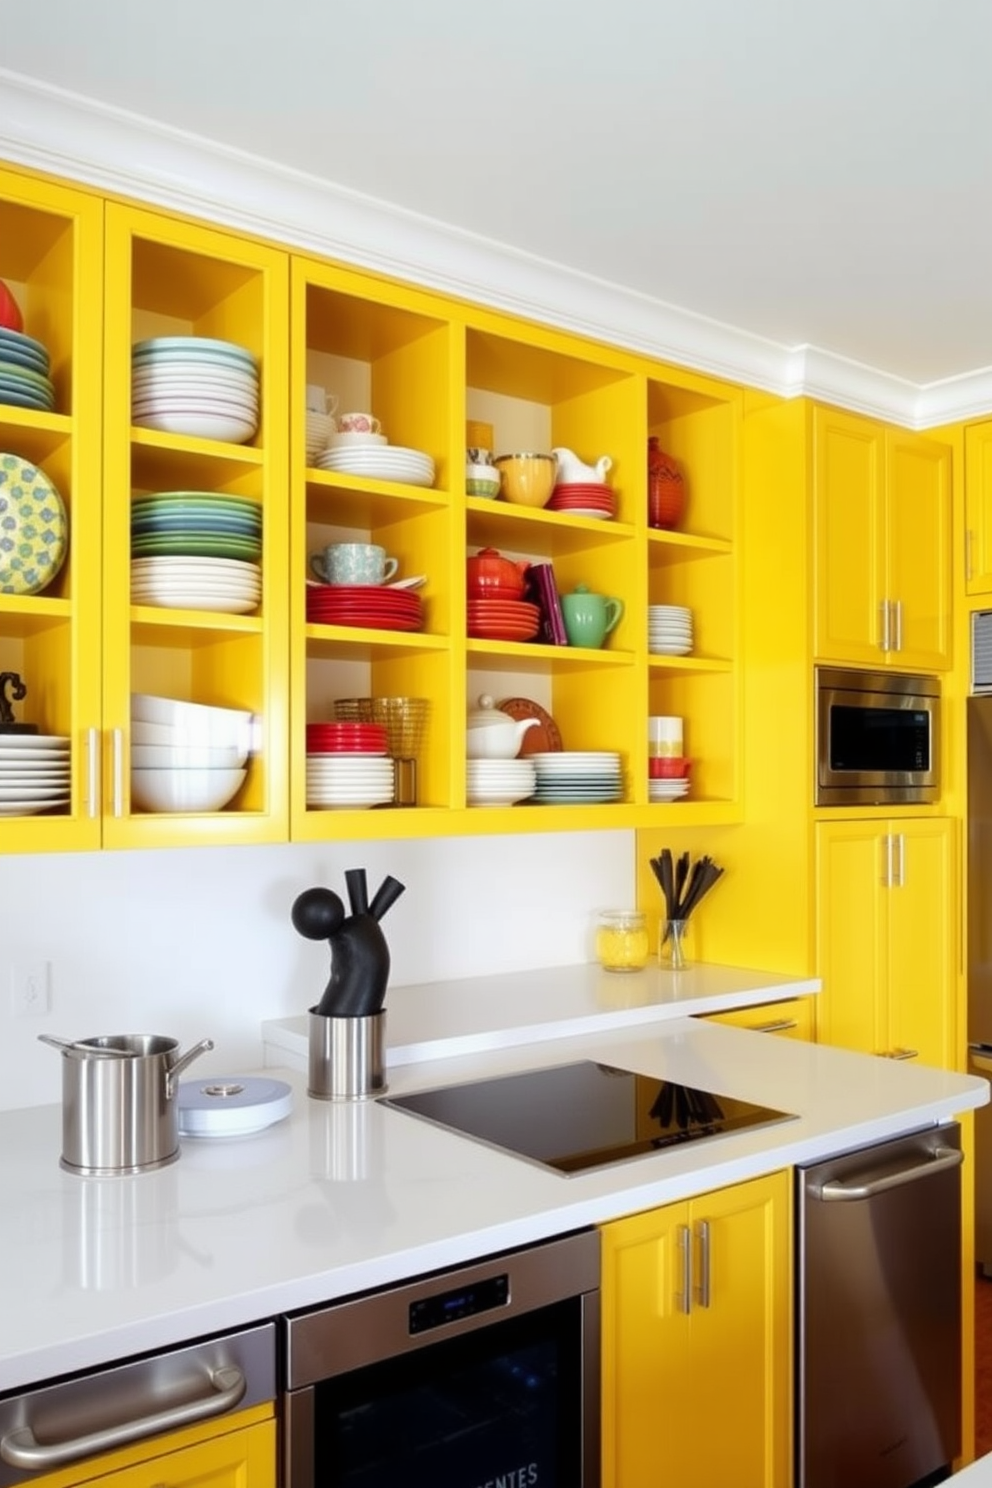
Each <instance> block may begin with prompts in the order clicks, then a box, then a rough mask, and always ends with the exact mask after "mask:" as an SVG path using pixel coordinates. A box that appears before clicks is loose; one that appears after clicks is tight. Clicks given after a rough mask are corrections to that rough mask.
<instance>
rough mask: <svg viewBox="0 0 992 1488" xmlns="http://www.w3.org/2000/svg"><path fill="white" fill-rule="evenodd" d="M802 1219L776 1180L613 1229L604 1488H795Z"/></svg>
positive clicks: (606, 1323)
mask: <svg viewBox="0 0 992 1488" xmlns="http://www.w3.org/2000/svg"><path fill="white" fill-rule="evenodd" d="M790 1213H791V1202H790V1181H789V1174H787V1173H774V1174H771V1175H769V1176H768V1177H766V1178H757V1179H754V1180H752V1181H750V1182H747V1183H740V1184H735V1185H733V1186H732V1187H730V1188H725V1189H719V1190H716V1191H715V1192H713V1193H709V1194H703V1195H702V1196H701V1197H699V1198H698V1199H693V1200H692V1201H691V1202H689V1203H684V1204H671V1205H666V1206H665V1207H664V1208H661V1209H655V1210H651V1211H648V1212H646V1213H644V1214H635V1215H633V1216H631V1217H630V1218H627V1219H621V1220H617V1221H615V1222H614V1223H612V1224H608V1225H606V1226H605V1227H604V1229H603V1281H602V1307H603V1485H604V1488H655V1485H657V1484H659V1483H673V1484H675V1483H677V1484H678V1485H679V1488H716V1485H717V1484H720V1485H722V1484H728V1485H729V1484H734V1485H735V1488H787V1485H788V1484H789V1483H790V1482H791V1398H792V1389H791V1316H792V1314H791V1281H790V1277H791V1270H790V1265H791V1220H790ZM714 1402H718V1403H719V1408H718V1411H717V1412H716V1415H718V1417H719V1420H718V1422H717V1420H716V1416H715V1415H714Z"/></svg>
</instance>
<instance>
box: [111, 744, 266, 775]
mask: <svg viewBox="0 0 992 1488" xmlns="http://www.w3.org/2000/svg"><path fill="white" fill-rule="evenodd" d="M244 762H245V755H244V754H242V752H241V750H240V749H239V748H238V747H237V745H236V744H225V745H223V746H221V747H220V748H217V749H212V748H211V747H210V746H209V745H200V744H134V743H132V745H131V764H132V766H134V767H135V768H136V769H139V770H239V769H240V768H241V766H242V765H243V764H244Z"/></svg>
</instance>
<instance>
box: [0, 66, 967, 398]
mask: <svg viewBox="0 0 992 1488" xmlns="http://www.w3.org/2000/svg"><path fill="white" fill-rule="evenodd" d="M0 157H2V158H3V159H5V160H7V161H8V162H9V163H11V164H13V165H19V166H24V167H28V168H31V169H34V170H40V171H45V172H47V173H49V174H51V175H56V176H60V177H62V178H63V179H68V180H72V181H76V182H78V183H81V184H85V185H87V186H90V187H95V188H99V189H103V190H105V191H110V192H113V193H115V194H118V195H121V196H125V197H130V198H132V199H135V200H138V201H143V202H148V203H152V204H156V205H158V206H161V207H167V208H170V209H172V210H174V211H179V212H183V213H185V214H187V215H189V216H193V217H199V218H204V219H207V220H209V221H212V222H217V223H222V224H223V225H225V226H227V227H231V228H236V229H241V230H242V231H245V232H250V233H253V234H255V235H256V236H258V237H262V238H267V239H270V240H271V241H273V242H277V243H281V244H284V245H286V246H288V247H295V248H298V249H302V250H305V251H307V252H310V253H313V254H316V255H318V256H320V257H325V258H332V259H337V260H339V261H341V262H345V263H349V264H353V265H355V266H356V267H359V268H364V269H370V270H374V271H376V272H378V273H382V274H386V275H389V276H390V277H392V278H396V279H401V280H405V281H408V282H413V283H416V284H420V285H423V286H425V287H428V288H430V289H435V290H438V291H441V292H443V293H445V294H452V295H456V296H458V297H460V298H462V299H466V300H469V301H471V302H474V303H476V304H483V305H487V306H491V307H493V308H495V309H498V310H503V311H507V312H509V313H511V314H514V315H519V316H521V317H524V318H526V319H529V320H535V321H539V322H541V323H543V324H548V325H553V326H555V327H558V328H560V329H563V330H567V331H572V332H575V333H576V334H579V335H582V336H587V337H590V338H591V339H593V340H596V341H601V342H605V343H607V344H610V345H616V346H622V347H625V348H627V349H629V350H632V351H636V352H639V353H642V354H644V355H646V356H648V357H650V358H652V359H654V360H657V361H661V362H668V363H671V364H673V365H675V366H681V367H688V368H692V369H693V370H696V371H699V372H705V373H708V374H709V375H711V376H715V377H720V378H723V379H725V380H726V381H728V382H734V383H739V384H742V385H744V386H746V387H753V388H759V389H762V390H763V391H766V392H771V393H776V394H778V395H779V396H781V397H786V398H794V397H800V396H807V397H811V398H817V399H820V400H822V401H823V402H826V403H831V404H835V405H837V406H839V407H844V408H849V409H851V410H853V411H856V412H860V413H864V414H867V415H870V416H872V417H876V418H882V419H886V420H888V421H890V422H893V423H898V424H904V425H906V426H908V427H911V428H927V427H933V426H935V425H936V424H938V423H952V422H956V421H958V420H960V419H964V418H977V417H981V416H983V415H985V414H987V413H988V412H989V411H990V410H992V369H983V370H982V371H980V372H977V373H974V374H966V375H964V376H962V377H959V378H950V379H947V380H945V381H943V382H941V383H935V384H931V385H929V386H926V387H918V386H916V385H914V384H912V383H909V382H906V381H905V380H903V379H902V378H898V377H894V376H892V375H891V374H889V373H886V372H883V371H880V370H878V369H876V368H872V367H866V366H863V365H861V364H860V363H857V362H853V361H850V360H848V359H847V358H844V357H841V356H836V355H834V354H832V353H830V352H826V351H822V350H820V349H819V348H818V347H815V346H798V347H789V346H783V345H781V344H779V343H777V342H773V341H769V340H766V339H764V338H763V337H760V336H755V335H752V334H750V333H749V332H747V331H742V330H740V329H738V328H736V327H734V326H728V325H724V324H721V323H720V322H718V321H714V320H710V319H708V318H707V317H705V316H701V315H697V314H694V313H693V312H692V311H689V310H683V309H680V308H679V307H678V306H675V305H669V304H666V303H665V302H663V301H659V300H655V299H652V298H650V297H648V296H646V295H642V294H638V293H636V292H634V291H631V290H628V289H625V288H623V287H622V286H620V285H615V284H610V283H607V282H605V281H603V280H600V279H596V278H594V277H592V276H591V275H587V274H582V273H579V272H578V271H577V270H575V269H571V268H568V267H567V266H565V265H561V264H556V263H551V262H549V261H547V260H545V259H541V258H538V257H536V256H534V255H531V254H527V253H522V252H520V251H518V250H516V249H513V248H510V247H508V246H506V245H504V244H500V243H496V242H493V241H491V240H489V239H485V238H482V237H479V236H476V235H473V234H471V233H468V232H465V231H463V230H461V229H457V228H453V227H450V226H448V225H446V224H445V223H442V222H438V221H436V220H434V219H432V218H428V217H424V216H422V215H420V214H418V213H415V212H411V211H408V210H405V209H402V208H398V207H394V206H392V205H390V204H389V203H386V202H381V201H378V200H376V199H375V198H372V197H368V196H364V195H362V194H361V193H360V192H355V191H351V190H349V189H347V188H345V187H341V186H337V185H335V184H333V183H331V182H328V181H324V180H321V179H318V178H316V177H313V176H309V175H306V174H304V173H303V172H300V171H294V170H290V169H287V168H285V167H281V166H277V165H273V164H272V163H271V162H269V161H266V160H262V159H259V158H258V157H256V156H253V155H249V154H247V153H245V152H244V151H239V150H236V149H233V148H231V147H228V146H225V145H220V144H217V143H216V142H215V141H212V140H206V139H202V138H200V137H199V136H196V135H192V134H189V133H187V132H186V131H184V130H180V129H175V128H173V127H171V126H167V125H162V124H157V123H155V122H154V121H151V120H148V119H145V118H142V117H141V116H138V115H135V114H132V113H129V112H127V111H125V110H122V109H116V108H112V107H110V106H108V105H105V104H102V103H100V102H98V101H96V100H94V99H88V98H83V97H80V96H79V95H76V94H73V93H69V92H66V91H65V90H62V89H59V88H53V87H50V86H48V85H47V84H43V83H39V82H37V81H36V80H35V79H32V78H27V77H24V76H22V75H20V74H18V73H12V72H8V71H5V70H4V69H2V68H0Z"/></svg>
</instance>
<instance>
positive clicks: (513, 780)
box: [465, 759, 537, 806]
mask: <svg viewBox="0 0 992 1488" xmlns="http://www.w3.org/2000/svg"><path fill="white" fill-rule="evenodd" d="M465 784H466V798H467V800H468V804H469V805H470V806H513V805H514V804H515V802H517V801H526V800H527V798H528V797H529V796H532V795H533V794H534V787H535V785H536V784H537V767H536V766H535V764H534V761H533V760H532V759H470V760H468V761H467V762H466V767H465Z"/></svg>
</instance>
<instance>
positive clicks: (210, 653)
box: [102, 202, 289, 847]
mask: <svg viewBox="0 0 992 1488" xmlns="http://www.w3.org/2000/svg"><path fill="white" fill-rule="evenodd" d="M288 335H289V265H288V260H287V255H286V254H285V253H283V252H282V251H280V250H279V249H277V248H273V247H270V246H268V245H266V244H260V243H255V242H253V241H252V240H251V239H249V238H243V237H237V236H235V235H233V234H230V233H224V232H219V231H216V230H214V229H212V228H207V227H202V226H200V225H198V224H196V223H191V222H187V221H184V220H182V219H179V218H172V217H168V216H165V215H162V214H159V213H154V212H148V211H144V210H141V209H139V208H136V207H130V206H126V205H124V204H121V203H117V202H110V203H108V204H107V208H106V296H105V328H104V357H105V391H104V402H103V516H104V521H103V636H104V647H103V652H104V667H103V672H104V685H103V717H102V727H103V736H104V752H103V754H104V758H103V765H104V779H105V781H106V782H107V788H106V791H105V796H106V799H105V803H104V810H103V841H104V844H105V845H107V846H110V847H141V846H168V845H174V844H177V843H197V842H222V843H241V842H277V841H285V840H286V838H287V836H288V823H289V793H288V769H287V757H288V708H289V689H288V676H287V666H286V657H287V648H288V598H287V583H286V576H287V570H288V526H289V505H288V502H289V493H288V482H287V478H286V473H287V467H288V457H289V448H288V429H287V415H288V397H289V380H288ZM152 337H206V338H212V339H215V340H220V341H227V342H234V343H236V344H237V345H238V346H240V347H242V348H244V349H245V350H247V351H248V352H250V353H251V354H252V355H253V356H254V357H255V359H256V362H257V364H258V367H259V424H258V429H257V432H256V433H255V435H254V436H253V437H252V438H251V440H250V441H247V442H243V443H230V442H228V441H226V440H224V439H220V438H212V437H211V438H206V437H201V436H199V435H193V434H186V433H174V432H167V431H166V430H164V429H162V428H153V427H148V426H147V425H145V424H142V423H139V422H136V423H133V424H132V418H131V359H132V347H133V346H134V345H136V344H137V343H139V342H142V341H144V340H147V339H149V338H152ZM161 492H174V493H175V492H185V493H204V492H206V493H209V494H210V495H213V496H218V495H220V496H224V495H227V496H231V497H237V498H241V499H242V500H248V501H251V502H253V503H256V504H257V505H258V506H259V508H260V510H261V518H262V556H261V577H262V598H261V604H260V606H259V608H258V610H257V611H256V612H253V613H249V614H228V613H216V612H214V611H211V610H209V609H208V608H207V607H206V605H204V607H203V608H195V609H183V608H171V607H167V606H164V605H151V604H145V603H142V604H135V603H132V596H131V582H130V573H131V503H132V500H133V499H134V498H135V497H139V496H142V497H147V496H149V495H152V494H157V493H161ZM221 556H223V555H221ZM132 692H139V693H155V694H161V695H164V696H167V697H172V698H178V699H181V700H184V701H188V702H194V703H207V704H214V705H218V706H221V707H231V708H238V709H243V710H246V711H249V712H251V713H252V714H254V715H255V719H256V721H257V738H256V740H255V749H254V751H253V753H252V755H251V756H250V757H249V761H248V772H247V777H246V779H245V782H244V784H243V785H242V786H241V788H240V790H239V791H238V794H237V795H236V796H235V797H234V798H233V800H232V801H231V802H229V803H228V805H227V806H226V807H224V809H223V810H219V811H215V812H203V813H199V812H189V813H187V812H156V811H143V810H141V809H139V808H138V807H137V806H136V805H135V804H134V803H133V802H132V799H131V789H130V784H131V781H130V766H129V760H130V746H131V726H130V725H131V720H130V697H131V693H132Z"/></svg>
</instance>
